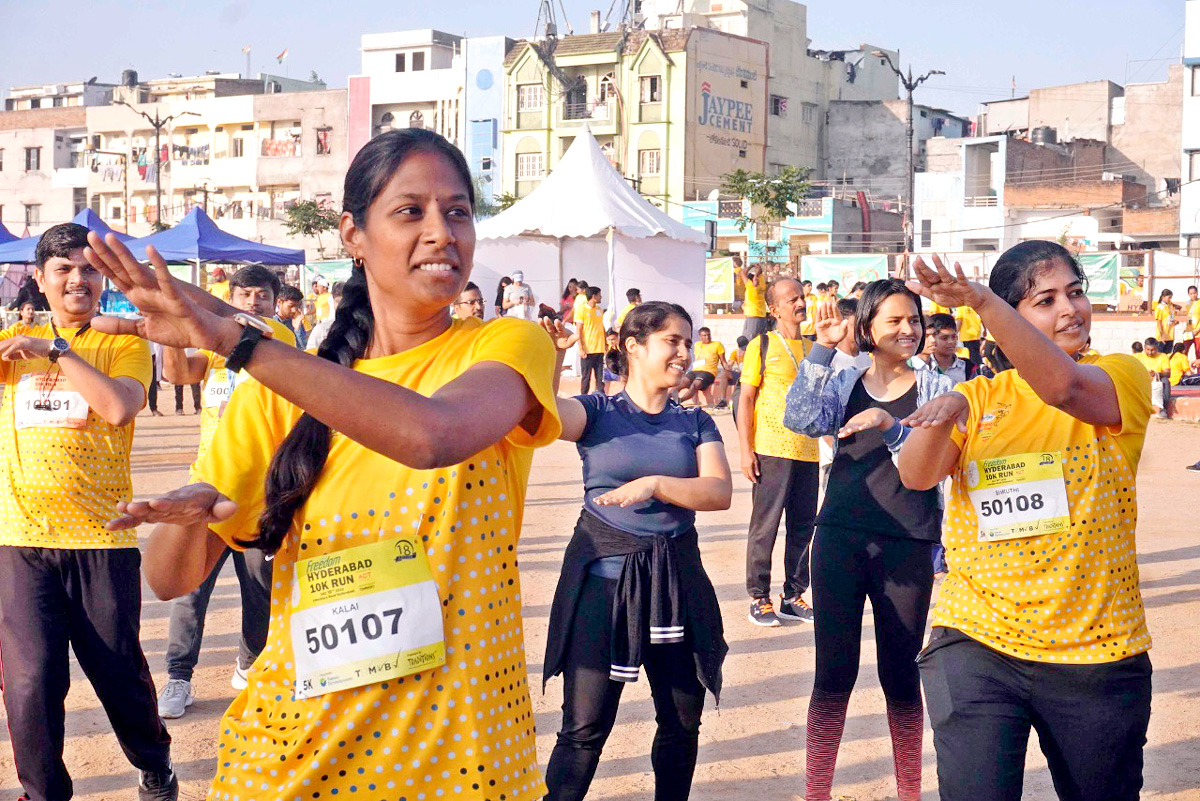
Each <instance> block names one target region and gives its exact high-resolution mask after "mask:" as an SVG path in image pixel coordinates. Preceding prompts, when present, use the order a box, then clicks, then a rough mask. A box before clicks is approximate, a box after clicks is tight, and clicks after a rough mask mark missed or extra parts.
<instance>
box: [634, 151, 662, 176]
mask: <svg viewBox="0 0 1200 801" xmlns="http://www.w3.org/2000/svg"><path fill="white" fill-rule="evenodd" d="M638 175H662V151H661V150H639V151H638Z"/></svg>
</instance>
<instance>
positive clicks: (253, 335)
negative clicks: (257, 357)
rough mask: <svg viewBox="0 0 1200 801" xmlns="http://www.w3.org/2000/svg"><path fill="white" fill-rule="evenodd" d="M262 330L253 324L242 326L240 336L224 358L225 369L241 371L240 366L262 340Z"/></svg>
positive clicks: (245, 362) (241, 366) (248, 358)
mask: <svg viewBox="0 0 1200 801" xmlns="http://www.w3.org/2000/svg"><path fill="white" fill-rule="evenodd" d="M262 338H263V332H262V331H261V330H259V329H258V328H256V327H255V326H252V325H248V326H245V327H244V328H242V336H241V338H240V339H239V340H238V341H237V344H236V345H234V346H233V350H231V351H230V352H229V356H228V357H227V358H226V359H225V367H226V369H229V370H232V371H233V372H235V373H238V372H241V370H242V368H243V367H245V366H246V364H247V363H248V362H249V361H250V356H251V355H253V353H254V348H255V346H257V345H258V343H259V342H262Z"/></svg>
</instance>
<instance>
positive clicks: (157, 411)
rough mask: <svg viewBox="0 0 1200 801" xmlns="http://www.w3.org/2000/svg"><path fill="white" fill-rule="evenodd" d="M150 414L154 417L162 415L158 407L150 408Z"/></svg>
mask: <svg viewBox="0 0 1200 801" xmlns="http://www.w3.org/2000/svg"><path fill="white" fill-rule="evenodd" d="M150 414H151V415H152V416H154V417H162V416H163V413H162V412H160V411H159V410H158V409H152V410H151V411H150Z"/></svg>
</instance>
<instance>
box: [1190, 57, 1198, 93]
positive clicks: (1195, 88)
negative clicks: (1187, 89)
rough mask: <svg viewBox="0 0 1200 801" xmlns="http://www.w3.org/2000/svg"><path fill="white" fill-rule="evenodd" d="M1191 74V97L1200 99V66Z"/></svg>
mask: <svg viewBox="0 0 1200 801" xmlns="http://www.w3.org/2000/svg"><path fill="white" fill-rule="evenodd" d="M1190 72H1191V77H1192V88H1191V95H1192V97H1200V65H1197V66H1195V67H1192V68H1191V70H1190Z"/></svg>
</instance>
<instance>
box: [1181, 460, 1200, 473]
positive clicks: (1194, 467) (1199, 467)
mask: <svg viewBox="0 0 1200 801" xmlns="http://www.w3.org/2000/svg"><path fill="white" fill-rule="evenodd" d="M1183 469H1184V470H1190V471H1192V472H1193V473H1200V462H1196V463H1195V464H1189V465H1188V466H1187V467H1185V468H1183Z"/></svg>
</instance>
